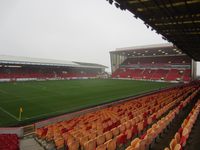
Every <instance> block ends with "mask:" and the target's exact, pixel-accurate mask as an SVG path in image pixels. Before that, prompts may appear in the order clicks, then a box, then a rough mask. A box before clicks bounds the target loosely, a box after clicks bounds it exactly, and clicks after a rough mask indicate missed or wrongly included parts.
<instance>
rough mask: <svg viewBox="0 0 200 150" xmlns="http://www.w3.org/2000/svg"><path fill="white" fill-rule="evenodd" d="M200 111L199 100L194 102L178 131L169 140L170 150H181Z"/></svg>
mask: <svg viewBox="0 0 200 150" xmlns="http://www.w3.org/2000/svg"><path fill="white" fill-rule="evenodd" d="M199 111H200V100H199V101H198V102H197V103H196V105H195V106H194V108H193V109H192V111H191V112H190V113H189V115H188V116H187V118H185V119H184V121H183V123H182V124H181V127H180V128H179V130H178V132H176V134H175V136H174V138H173V139H172V140H171V142H170V145H169V147H170V149H171V150H181V149H183V148H184V147H185V146H186V143H187V140H188V138H189V135H190V132H191V130H192V127H193V126H194V124H195V122H196V119H197V117H198V115H199Z"/></svg>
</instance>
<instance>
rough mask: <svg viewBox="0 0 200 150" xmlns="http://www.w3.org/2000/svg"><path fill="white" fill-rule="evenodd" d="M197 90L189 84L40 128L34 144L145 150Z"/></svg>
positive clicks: (46, 146) (197, 88) (77, 147)
mask: <svg viewBox="0 0 200 150" xmlns="http://www.w3.org/2000/svg"><path fill="white" fill-rule="evenodd" d="M199 90H200V88H199V85H197V84H192V83H191V84H187V85H184V86H181V87H177V88H171V89H168V90H166V91H163V92H158V93H156V94H152V95H149V96H144V97H140V98H137V99H134V100H130V101H127V102H123V103H121V104H117V105H114V106H111V107H108V108H105V109H102V110H99V111H96V112H93V113H88V114H85V115H82V116H80V117H77V118H74V119H72V120H68V121H61V122H58V123H55V124H51V125H48V126H44V127H42V128H38V129H37V130H36V135H37V137H36V140H37V141H38V142H39V143H40V144H42V145H43V146H44V147H45V148H48V146H49V144H52V143H53V144H55V147H56V148H57V149H62V148H67V149H70V150H71V149H73V150H75V149H79V148H80V149H86V150H94V149H101V150H102V149H108V150H115V149H121V148H122V149H125V148H126V147H128V146H129V145H131V146H129V148H127V149H131V148H132V147H133V146H136V147H137V146H141V147H148V146H149V145H150V144H151V142H152V141H153V139H155V138H156V137H157V136H158V135H159V134H160V133H161V132H162V131H163V130H164V129H165V128H166V127H167V125H168V124H170V122H171V121H172V120H173V119H174V117H175V115H176V114H177V115H178V114H179V112H180V111H181V110H182V109H183V108H184V107H185V106H186V105H187V104H188V103H190V101H191V100H193V98H194V97H195V96H196V95H197V94H198V92H199ZM154 130H155V131H157V132H156V133H154V132H155V131H154ZM150 135H151V136H150ZM150 137H151V138H150ZM132 140H133V141H132ZM44 141H45V142H44ZM138 143H140V144H138ZM141 150H143V148H141Z"/></svg>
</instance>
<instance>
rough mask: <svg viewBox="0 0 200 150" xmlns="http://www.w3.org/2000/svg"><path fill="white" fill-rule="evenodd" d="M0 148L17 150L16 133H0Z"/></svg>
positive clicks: (0, 149)
mask: <svg viewBox="0 0 200 150" xmlns="http://www.w3.org/2000/svg"><path fill="white" fill-rule="evenodd" d="M0 150H19V139H18V137H17V135H16V134H0Z"/></svg>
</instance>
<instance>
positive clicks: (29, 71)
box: [0, 55, 107, 81]
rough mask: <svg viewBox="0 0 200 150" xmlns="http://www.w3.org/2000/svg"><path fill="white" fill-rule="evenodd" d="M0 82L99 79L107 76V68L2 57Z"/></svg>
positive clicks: (80, 63)
mask: <svg viewBox="0 0 200 150" xmlns="http://www.w3.org/2000/svg"><path fill="white" fill-rule="evenodd" d="M0 68H1V69H0V81H17V80H20V81H22V80H37V79H73V78H75V79H76V78H97V77H101V76H105V75H106V74H105V68H107V67H106V66H103V65H99V64H93V63H82V62H68V61H59V60H50V59H37V58H26V57H16V56H5V55H1V56H0Z"/></svg>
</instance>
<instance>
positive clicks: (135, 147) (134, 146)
mask: <svg viewBox="0 0 200 150" xmlns="http://www.w3.org/2000/svg"><path fill="white" fill-rule="evenodd" d="M196 92H197V91H196ZM196 92H194V93H193V94H192V95H191V96H189V97H187V98H186V99H185V100H184V101H181V102H180V103H179V105H178V106H177V107H175V108H174V109H172V110H171V111H170V112H169V113H168V114H167V115H166V116H163V117H161V119H160V120H158V121H157V122H156V123H154V124H153V125H152V126H151V127H150V128H149V129H148V130H147V131H146V132H145V133H144V134H142V135H141V136H140V137H137V138H135V139H134V140H133V141H132V142H131V145H130V146H129V147H128V148H126V150H145V149H149V148H150V147H151V144H152V143H153V142H155V141H156V139H157V138H159V137H160V135H161V134H162V133H163V132H164V131H165V130H166V129H167V128H168V126H169V125H170V123H171V122H172V121H173V120H174V118H175V116H176V115H177V114H179V112H180V111H181V110H182V109H183V108H184V107H185V106H186V105H187V104H188V103H189V102H190V101H191V100H192V99H193V97H194V96H195V94H196ZM172 104H173V103H172ZM166 109H167V107H166V108H165V107H163V110H166ZM165 112H166V111H165ZM171 150H172V149H171Z"/></svg>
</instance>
